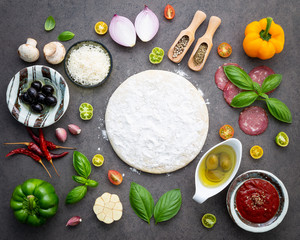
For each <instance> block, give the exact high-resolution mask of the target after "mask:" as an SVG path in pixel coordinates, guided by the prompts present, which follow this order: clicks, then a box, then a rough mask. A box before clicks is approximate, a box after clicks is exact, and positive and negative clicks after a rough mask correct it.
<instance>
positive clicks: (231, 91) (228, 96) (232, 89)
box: [223, 81, 242, 105]
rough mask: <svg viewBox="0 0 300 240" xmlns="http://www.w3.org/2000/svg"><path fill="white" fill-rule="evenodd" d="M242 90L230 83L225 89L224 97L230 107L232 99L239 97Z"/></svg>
mask: <svg viewBox="0 0 300 240" xmlns="http://www.w3.org/2000/svg"><path fill="white" fill-rule="evenodd" d="M241 91H242V90H241V89H240V88H238V87H237V86H235V85H233V83H232V82H230V81H229V82H228V83H227V84H226V86H225V87H224V89H223V96H224V99H225V101H226V102H227V103H228V104H229V105H230V104H231V101H232V99H233V98H234V97H235V96H236V95H238V94H239V93H240V92H241Z"/></svg>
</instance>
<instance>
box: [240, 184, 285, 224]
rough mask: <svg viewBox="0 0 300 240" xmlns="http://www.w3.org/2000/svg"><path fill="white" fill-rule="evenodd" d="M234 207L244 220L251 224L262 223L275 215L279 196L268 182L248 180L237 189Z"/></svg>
mask: <svg viewBox="0 0 300 240" xmlns="http://www.w3.org/2000/svg"><path fill="white" fill-rule="evenodd" d="M236 206H237V210H238V211H239V213H240V214H241V216H242V217H243V218H244V219H246V220H248V221H250V222H253V223H264V222H267V221H269V220H270V219H271V218H272V217H273V216H274V215H275V214H276V212H277V210H278V207H279V195H278V192H277V190H276V189H275V188H274V186H273V185H272V184H271V183H269V182H268V181H265V180H262V179H256V178H254V179H250V180H247V181H246V182H244V183H243V185H242V186H241V187H240V188H239V189H238V191H237V194H236Z"/></svg>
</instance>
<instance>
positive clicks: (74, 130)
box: [68, 124, 81, 135]
mask: <svg viewBox="0 0 300 240" xmlns="http://www.w3.org/2000/svg"><path fill="white" fill-rule="evenodd" d="M68 129H69V131H70V133H71V134H73V135H78V134H79V133H81V129H80V127H78V126H77V125H75V124H69V125H68Z"/></svg>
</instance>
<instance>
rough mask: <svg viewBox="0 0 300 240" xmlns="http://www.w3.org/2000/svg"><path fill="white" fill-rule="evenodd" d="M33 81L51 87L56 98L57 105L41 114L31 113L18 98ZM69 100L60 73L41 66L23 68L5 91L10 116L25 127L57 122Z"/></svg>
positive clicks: (28, 107) (47, 108) (37, 126)
mask: <svg viewBox="0 0 300 240" xmlns="http://www.w3.org/2000/svg"><path fill="white" fill-rule="evenodd" d="M35 80H38V81H40V82H42V84H43V85H44V84H49V85H52V86H53V88H54V94H53V95H54V96H55V97H56V98H57V104H56V105H55V106H54V107H45V108H44V110H43V112H42V113H35V112H33V111H31V110H30V106H29V105H28V104H25V103H23V101H22V100H21V98H20V97H21V94H22V93H24V92H25V91H26V90H27V89H28V88H30V84H31V83H32V82H33V81H35ZM69 99H70V96H69V88H68V85H67V83H66V81H65V80H64V78H63V77H62V76H61V75H60V73H59V72H57V71H55V70H54V69H52V68H50V67H46V66H41V65H35V66H31V67H27V68H23V69H22V70H21V71H19V72H18V73H17V74H16V75H15V76H14V77H13V78H12V79H11V81H10V83H9V85H8V87H7V91H6V102H7V106H8V109H9V111H10V113H11V114H12V116H13V117H14V118H15V119H16V120H17V121H19V122H20V123H22V124H24V125H25V126H28V127H33V128H43V127H47V126H50V125H52V124H53V123H55V122H57V121H58V120H59V119H60V118H61V117H62V116H63V115H64V113H65V111H66V110H67V108H68V105H69Z"/></svg>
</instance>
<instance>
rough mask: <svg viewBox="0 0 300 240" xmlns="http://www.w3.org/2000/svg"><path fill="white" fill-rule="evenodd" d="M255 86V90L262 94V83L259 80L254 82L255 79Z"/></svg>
mask: <svg viewBox="0 0 300 240" xmlns="http://www.w3.org/2000/svg"><path fill="white" fill-rule="evenodd" d="M253 88H254V90H255V91H256V92H257V93H258V94H260V93H261V92H262V89H261V87H260V85H259V84H258V83H257V82H254V81H253Z"/></svg>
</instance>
